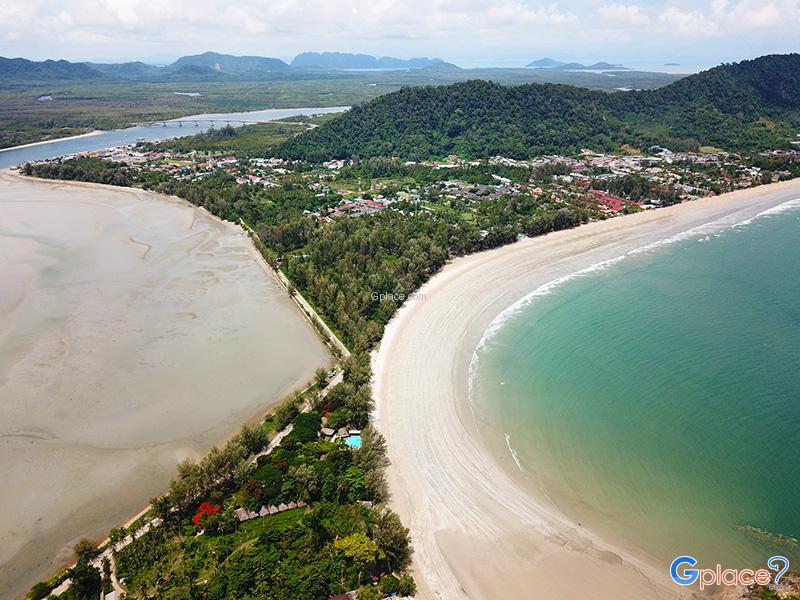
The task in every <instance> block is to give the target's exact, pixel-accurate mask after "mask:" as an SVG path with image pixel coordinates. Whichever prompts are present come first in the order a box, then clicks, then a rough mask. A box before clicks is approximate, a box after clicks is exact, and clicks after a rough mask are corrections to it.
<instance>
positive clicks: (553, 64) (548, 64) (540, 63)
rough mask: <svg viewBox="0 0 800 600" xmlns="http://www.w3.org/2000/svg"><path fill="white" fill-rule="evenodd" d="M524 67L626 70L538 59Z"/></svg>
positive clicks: (616, 67) (611, 65) (607, 65)
mask: <svg viewBox="0 0 800 600" xmlns="http://www.w3.org/2000/svg"><path fill="white" fill-rule="evenodd" d="M525 66H526V67H530V68H533V69H559V70H562V71H621V70H626V69H627V68H628V67H623V66H622V65H614V64H611V63H607V62H596V63H594V64H591V65H584V64H582V63H579V62H569V63H567V62H561V61H560V60H553V59H552V58H540V59H539V60H535V61H533V62H531V63H528V64H527V65H525Z"/></svg>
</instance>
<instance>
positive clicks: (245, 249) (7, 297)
mask: <svg viewBox="0 0 800 600" xmlns="http://www.w3.org/2000/svg"><path fill="white" fill-rule="evenodd" d="M329 361H330V355H329V353H328V352H327V349H326V347H325V346H324V345H323V344H322V342H321V341H320V340H319V338H318V336H317V334H316V332H315V331H314V330H313V328H312V327H311V325H310V324H309V323H308V322H307V321H306V320H305V319H304V318H303V316H302V315H301V313H300V311H299V310H298V309H297V307H296V306H295V305H294V304H293V303H292V301H291V300H290V298H289V297H288V295H287V294H286V292H285V291H284V290H283V289H282V288H281V287H280V285H279V284H278V283H277V282H276V281H275V280H274V279H273V278H272V277H270V276H268V275H267V274H266V273H265V271H264V269H263V268H262V265H261V263H260V262H259V261H258V260H256V257H255V250H254V249H253V247H252V244H251V243H250V240H249V238H248V237H247V235H246V234H245V233H244V232H243V231H242V230H241V229H240V228H239V227H237V226H234V225H232V224H230V223H225V222H222V221H220V220H218V219H216V218H213V217H211V216H210V215H208V213H206V212H204V211H201V210H198V209H197V208H195V207H192V206H190V205H188V204H187V203H185V202H182V201H178V200H176V199H174V198H168V197H166V196H161V195H158V194H152V193H148V192H143V191H141V190H133V189H127V188H112V187H109V186H99V185H94V184H80V183H62V182H51V181H42V180H34V179H28V178H23V177H20V176H18V175H15V174H12V173H10V172H8V171H0V480H2V482H3V485H2V486H0V506H2V507H3V510H2V512H0V598H3V599H6V598H14V597H18V596H19V595H21V594H22V593H23V592H25V591H27V589H28V588H29V587H30V585H31V584H32V583H34V582H35V581H36V580H38V579H42V578H44V577H46V576H47V575H48V574H49V573H50V572H51V571H52V569H53V568H54V566H56V565H57V564H60V563H63V562H64V560H65V559H68V558H69V556H70V548H71V545H72V544H73V543H74V542H75V541H76V540H77V539H79V538H80V537H82V536H84V535H91V536H97V537H98V539H99V538H102V537H103V536H104V535H105V534H106V533H107V532H108V530H109V529H110V528H111V527H113V526H115V525H117V524H119V523H122V522H124V521H125V520H126V518H127V517H129V516H130V515H132V514H134V513H135V512H137V511H138V510H139V509H141V508H142V506H144V505H145V504H146V503H147V501H148V500H149V499H150V498H151V497H152V496H153V495H155V494H158V493H160V492H162V491H163V490H164V489H165V488H166V486H167V485H168V483H169V481H170V479H171V478H172V476H173V475H174V472H175V467H176V464H177V462H178V461H180V460H181V459H183V458H186V457H195V456H200V455H202V454H203V453H205V451H207V450H208V449H209V448H210V447H211V446H212V445H213V444H215V443H218V442H220V441H221V440H223V439H225V438H226V437H227V436H228V435H229V434H230V433H231V432H232V431H234V430H237V429H238V428H239V427H240V426H241V424H242V423H244V422H245V421H247V420H248V419H249V418H250V417H252V416H253V415H254V414H256V413H258V412H261V411H262V410H263V409H264V408H265V407H267V406H268V405H269V404H271V403H273V402H274V401H276V400H278V399H280V398H281V397H282V396H283V395H285V394H286V393H288V392H290V391H291V390H292V389H295V388H297V387H299V386H301V385H302V384H304V383H306V382H307V381H308V380H309V379H311V378H312V377H313V373H314V370H315V369H316V368H317V367H319V366H322V365H325V364H329Z"/></svg>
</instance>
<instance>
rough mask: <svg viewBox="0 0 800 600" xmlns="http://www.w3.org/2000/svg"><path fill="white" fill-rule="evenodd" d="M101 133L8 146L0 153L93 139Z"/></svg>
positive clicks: (96, 131)
mask: <svg viewBox="0 0 800 600" xmlns="http://www.w3.org/2000/svg"><path fill="white" fill-rule="evenodd" d="M101 133H103V131H102V130H100V129H95V130H94V131H87V132H86V133H79V134H77V135H68V136H66V137H60V138H53V139H50V140H42V141H40V142H30V143H28V144H20V145H19V146H10V147H8V148H0V152H9V151H11V150H19V149H20V148H32V147H33V146H43V145H44V144H52V143H53V142H66V141H67V140H79V139H81V138H87V137H94V136H96V135H100V134H101Z"/></svg>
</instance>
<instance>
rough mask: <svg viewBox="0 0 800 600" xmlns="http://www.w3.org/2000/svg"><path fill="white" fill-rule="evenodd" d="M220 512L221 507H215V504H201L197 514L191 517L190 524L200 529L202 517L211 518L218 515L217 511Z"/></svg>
mask: <svg viewBox="0 0 800 600" xmlns="http://www.w3.org/2000/svg"><path fill="white" fill-rule="evenodd" d="M220 510H222V507H220V506H217V505H216V504H211V503H210V502H203V503H202V504H201V505H200V508H199V509H198V510H197V514H196V515H195V516H193V517H192V523H194V524H195V525H196V526H197V527H200V524H201V523H202V522H203V521H204V520H205V521H207V520H208V519H204V517H213V516H214V515H216V514H219V511H220Z"/></svg>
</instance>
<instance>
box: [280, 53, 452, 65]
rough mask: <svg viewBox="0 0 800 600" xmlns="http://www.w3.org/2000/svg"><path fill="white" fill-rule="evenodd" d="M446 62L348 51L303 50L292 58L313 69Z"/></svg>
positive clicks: (298, 63)
mask: <svg viewBox="0 0 800 600" xmlns="http://www.w3.org/2000/svg"><path fill="white" fill-rule="evenodd" d="M441 64H445V62H444V61H443V60H442V59H441V58H427V57H425V58H411V59H409V60H403V59H400V58H392V57H391V56H382V57H381V58H376V57H374V56H372V55H370V54H350V53H347V52H321V53H320V52H303V53H302V54H298V55H297V56H295V57H294V60H292V66H293V67H300V68H313V69H422V68H425V67H431V66H434V65H441Z"/></svg>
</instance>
